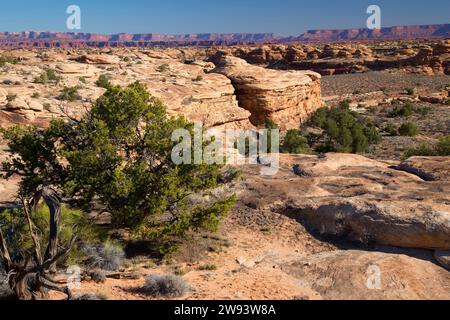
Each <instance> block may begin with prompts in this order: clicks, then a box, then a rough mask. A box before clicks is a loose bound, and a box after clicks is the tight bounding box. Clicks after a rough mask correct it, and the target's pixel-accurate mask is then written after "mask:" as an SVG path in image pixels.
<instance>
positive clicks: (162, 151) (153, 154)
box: [3, 82, 235, 240]
mask: <svg viewBox="0 0 450 320" xmlns="http://www.w3.org/2000/svg"><path fill="white" fill-rule="evenodd" d="M180 128H185V129H187V130H190V131H191V132H192V130H193V124H191V123H188V122H187V121H186V120H185V119H184V118H182V117H177V118H169V117H168V116H167V115H166V109H165V107H164V105H163V104H162V103H161V101H159V100H158V99H156V98H154V97H152V96H150V94H149V93H148V92H147V91H146V88H145V87H144V86H143V85H142V84H140V83H138V82H136V83H134V84H131V85H130V86H128V87H126V88H122V87H120V86H109V87H108V89H107V91H106V93H105V94H104V95H103V96H102V97H100V98H99V99H98V100H97V102H96V103H95V104H94V105H93V107H92V109H91V111H90V112H88V113H87V114H86V115H85V116H84V117H83V118H82V120H81V121H79V122H74V121H71V122H69V123H64V122H63V121H60V120H59V121H53V122H52V123H51V125H50V127H49V128H48V129H45V130H39V129H36V128H34V127H25V128H24V127H13V128H10V129H7V130H3V135H4V138H6V140H8V141H9V148H10V150H11V157H10V159H9V160H8V161H7V162H6V163H4V165H3V168H4V170H5V172H7V175H8V176H10V175H12V174H19V175H20V176H22V177H23V180H22V182H21V183H20V189H21V192H22V193H23V194H26V195H29V196H30V195H32V194H33V193H34V192H35V190H37V188H39V187H40V186H42V185H52V186H55V187H57V188H58V189H59V190H61V192H62V193H63V196H64V198H66V199H69V200H70V204H71V205H72V206H73V207H77V208H84V209H89V208H90V206H91V205H92V203H93V202H99V203H101V204H103V205H104V206H105V207H106V209H107V210H108V212H110V213H111V216H112V223H113V226H114V227H126V228H130V229H131V230H133V231H134V233H133V234H134V235H135V236H136V237H140V238H145V239H158V240H161V239H170V238H172V237H174V236H177V237H179V236H183V235H185V234H186V233H187V232H188V231H199V230H208V231H215V230H216V228H217V226H218V223H219V220H220V218H221V217H222V216H223V215H224V214H225V213H226V212H227V211H228V210H229V209H230V208H231V206H232V205H233V203H234V201H235V196H234V195H232V196H226V197H223V198H221V197H219V196H214V195H212V194H211V192H210V190H211V189H212V188H214V187H216V186H217V184H218V183H220V181H222V180H221V179H222V172H223V170H222V166H220V165H206V164H200V165H188V164H186V165H179V166H176V165H174V164H173V162H172V160H171V153H172V149H173V147H174V146H175V145H176V144H177V142H173V141H172V140H171V136H172V132H173V131H174V130H175V129H180ZM193 195H196V196H195V197H194V196H193Z"/></svg>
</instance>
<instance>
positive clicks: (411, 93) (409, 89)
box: [405, 88, 416, 96]
mask: <svg viewBox="0 0 450 320" xmlns="http://www.w3.org/2000/svg"><path fill="white" fill-rule="evenodd" d="M405 92H406V94H407V95H410V96H412V95H414V93H416V89H415V88H406V89H405Z"/></svg>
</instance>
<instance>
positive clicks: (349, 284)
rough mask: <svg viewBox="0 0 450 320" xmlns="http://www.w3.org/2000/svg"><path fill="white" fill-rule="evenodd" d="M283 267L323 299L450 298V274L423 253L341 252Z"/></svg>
mask: <svg viewBox="0 0 450 320" xmlns="http://www.w3.org/2000/svg"><path fill="white" fill-rule="evenodd" d="M281 269H282V270H283V271H284V272H286V273H287V274H289V275H291V276H293V277H294V278H296V279H297V280H298V283H299V285H300V286H301V287H302V288H305V289H309V290H312V293H310V296H312V297H317V298H318V299H325V300H341V299H343V300H349V299H350V300H355V299H356V300H360V299H361V300H405V299H406V300H408V299H411V300H416V299H419V300H421V299H438V300H439V299H448V298H449V297H450V274H449V273H448V272H447V271H446V270H445V269H443V268H441V267H439V266H437V265H436V264H434V263H433V261H432V257H431V256H430V255H429V254H426V253H422V252H405V253H403V254H402V253H401V252H400V253H396V252H395V253H394V252H392V253H389V252H367V251H359V250H336V251H330V252H323V253H319V254H316V255H311V256H307V257H302V258H296V259H292V261H288V262H285V263H284V264H282V266H281ZM305 291H306V290H305ZM306 292H311V291H306Z"/></svg>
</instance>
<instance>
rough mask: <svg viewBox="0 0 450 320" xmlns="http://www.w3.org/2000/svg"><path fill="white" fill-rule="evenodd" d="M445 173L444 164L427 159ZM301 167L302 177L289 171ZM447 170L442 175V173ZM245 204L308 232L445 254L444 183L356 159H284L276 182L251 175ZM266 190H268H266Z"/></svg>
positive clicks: (449, 232) (447, 185)
mask: <svg viewBox="0 0 450 320" xmlns="http://www.w3.org/2000/svg"><path fill="white" fill-rule="evenodd" d="M428 161H429V162H433V161H434V162H435V163H434V165H433V166H434V167H439V166H441V167H442V168H447V170H448V163H449V159H448V158H447V159H446V161H442V159H433V158H429V159H428ZM294 166H296V167H297V168H301V169H302V170H303V171H304V172H306V173H307V175H305V176H303V177H299V176H297V175H295V173H294V172H293V171H294V170H293V169H292V168H293V167H294ZM443 170H446V169H443ZM245 185H246V187H244V190H245V188H250V186H251V189H252V190H253V191H248V192H246V193H245V197H246V199H247V201H248V202H251V203H253V205H252V206H253V207H257V208H260V209H261V210H274V211H277V212H280V213H282V214H287V215H289V216H291V217H293V218H294V219H297V220H298V221H300V222H301V223H303V224H304V225H305V226H307V227H308V228H309V229H310V230H311V231H312V232H317V233H318V234H321V235H325V236H333V237H338V238H345V239H347V240H353V241H358V242H363V243H369V244H370V243H374V244H379V245H388V246H396V247H404V248H422V249H429V250H449V249H450V205H449V203H450V198H449V193H448V192H445V191H444V190H450V182H449V181H448V179H445V180H442V181H431V182H427V181H424V180H423V179H421V178H419V177H418V176H416V175H413V174H409V173H406V172H402V171H398V170H395V169H394V168H391V166H390V165H389V164H387V163H384V162H379V161H375V160H369V159H366V158H364V157H362V156H357V155H344V154H327V155H326V156H325V158H318V157H316V156H290V157H284V156H282V158H281V168H280V171H279V173H278V174H277V175H276V176H273V177H269V178H264V177H258V176H252V175H250V176H249V178H248V179H247V180H245ZM268 188H269V189H268Z"/></svg>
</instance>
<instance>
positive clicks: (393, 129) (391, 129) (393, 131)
mask: <svg viewBox="0 0 450 320" xmlns="http://www.w3.org/2000/svg"><path fill="white" fill-rule="evenodd" d="M384 131H385V132H386V133H389V134H390V135H391V136H396V135H398V128H397V127H396V126H394V125H393V124H392V123H389V124H388V125H387V126H386V128H384Z"/></svg>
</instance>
